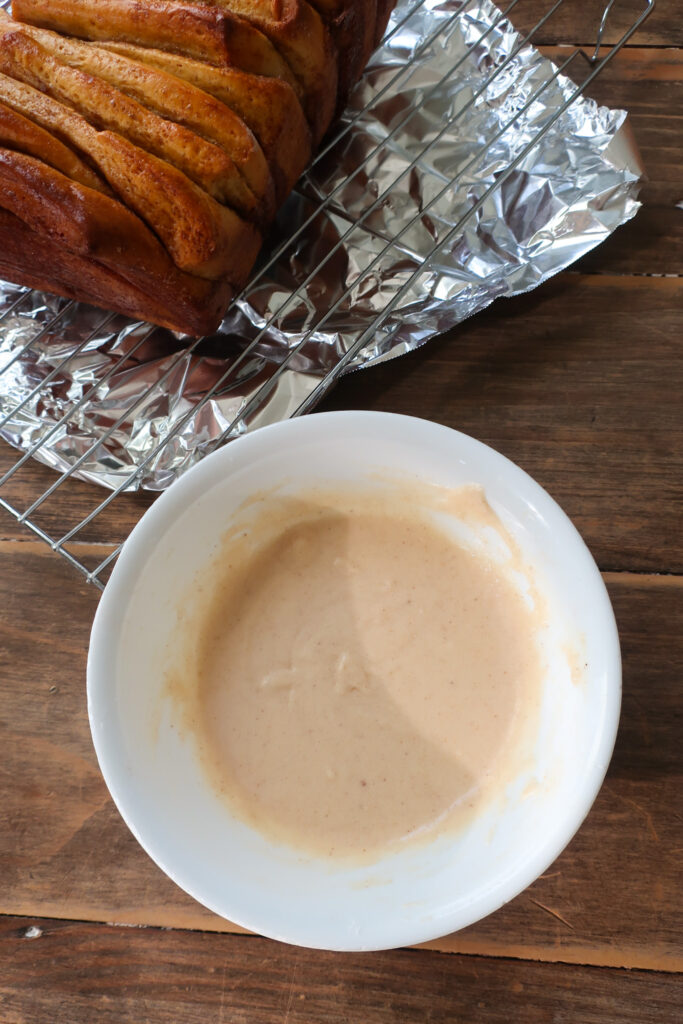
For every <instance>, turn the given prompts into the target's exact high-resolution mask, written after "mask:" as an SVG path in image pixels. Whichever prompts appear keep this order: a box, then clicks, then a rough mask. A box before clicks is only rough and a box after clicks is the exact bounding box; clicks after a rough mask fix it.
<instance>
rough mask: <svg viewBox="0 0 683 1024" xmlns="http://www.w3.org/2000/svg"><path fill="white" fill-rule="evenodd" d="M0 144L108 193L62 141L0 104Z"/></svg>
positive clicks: (103, 184)
mask: <svg viewBox="0 0 683 1024" xmlns="http://www.w3.org/2000/svg"><path fill="white" fill-rule="evenodd" d="M0 146H3V147H4V148H5V149H15V150H17V151H18V152H20V153H26V154H28V155H29V156H34V157H36V158H37V159H38V160H42V161H43V163H46V164H48V166H49V167H54V168H55V170H57V171H61V172H62V174H65V175H66V176H67V178H71V179H72V181H77V182H78V183H79V184H80V185H86V186H87V187H88V188H93V189H95V190H96V191H97V192H102V193H104V194H105V195H111V190H110V189H109V187H108V186H107V184H106V182H105V181H104V179H103V178H101V177H100V176H99V174H96V173H95V171H93V170H92V168H91V167H89V166H88V164H86V163H85V161H83V160H81V158H80V157H79V156H78V155H77V154H76V153H74V151H73V150H72V149H69V147H68V146H65V145H64V143H63V142H60V141H59V139H57V138H55V136H54V135H51V134H50V132H48V131H45V129H44V128H41V127H40V126H39V125H37V124H35V123H34V122H33V121H29V119H28V118H27V117H24V116H23V115H22V114H19V113H17V111H16V110H12V108H11V107H8V106H7V105H6V104H4V103H0Z"/></svg>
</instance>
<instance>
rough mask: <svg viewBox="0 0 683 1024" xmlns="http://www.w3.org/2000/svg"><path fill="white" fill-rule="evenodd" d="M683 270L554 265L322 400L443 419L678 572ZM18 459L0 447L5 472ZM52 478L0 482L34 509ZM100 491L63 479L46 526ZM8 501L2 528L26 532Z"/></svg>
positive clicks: (120, 504) (639, 559)
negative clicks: (572, 269) (616, 271)
mask: <svg viewBox="0 0 683 1024" xmlns="http://www.w3.org/2000/svg"><path fill="white" fill-rule="evenodd" d="M681 336H683V280H676V279H669V278H632V277H628V278H623V277H618V276H609V275H604V276H603V275H579V274H576V273H566V274H562V275H559V276H558V277H557V278H555V279H554V280H552V281H550V282H548V283H547V284H546V285H545V286H544V287H543V288H540V289H538V290H536V291H535V292H533V293H532V294H530V295H526V296H519V297H517V298H515V299H510V300H507V301H506V302H499V303H497V304H495V305H494V306H493V307H491V308H490V309H488V310H486V311H485V312H484V313H482V314H480V315H479V316H477V317H475V318H473V319H472V320H470V321H467V322H466V323H464V324H462V325H461V326H460V327H459V328H458V329H456V330H455V331H453V332H451V334H450V335H448V336H444V337H443V338H441V339H436V340H433V341H432V342H430V343H429V344H428V345H426V346H424V347H423V348H422V349H421V350H420V351H418V352H415V353H412V354H410V355H408V356H404V357H402V358H401V359H398V360H395V361H394V362H391V363H388V364H385V365H382V366H378V367H375V368H373V369H372V370H367V371H364V372H362V373H355V374H353V375H351V376H350V377H348V378H346V379H345V380H344V381H342V382H341V384H340V385H339V386H338V387H337V389H336V391H335V392H334V393H333V394H332V395H330V396H329V397H328V399H327V400H326V401H325V402H324V403H323V405H322V406H321V408H322V409H362V408H369V409H382V410H385V411H388V412H398V413H407V414H411V415H418V416H423V417H425V418H427V419H435V420H437V421H440V422H442V423H445V424H447V425H448V426H452V427H455V428H457V429H459V430H462V431H464V432H465V433H468V434H472V435H473V436H474V437H478V438H479V439H481V440H482V441H485V442H486V443H487V444H490V445H492V446H493V447H494V448H497V449H498V450H500V451H502V452H503V453H504V454H505V455H507V456H509V457H510V458H511V459H513V460H515V461H516V462H518V463H519V464H520V465H521V466H522V467H523V468H524V469H526V470H527V471H528V472H529V473H531V475H532V476H534V477H535V478H536V479H537V480H538V481H539V482H540V483H541V484H542V485H543V486H544V487H546V488H548V490H549V491H550V492H551V493H552V494H553V496H554V497H555V498H556V499H557V500H558V501H559V502H560V504H561V505H563V507H564V508H565V510H566V511H567V512H568V514H569V515H570V516H572V518H573V519H574V521H575V522H576V525H577V526H578V527H579V529H580V530H581V531H582V533H583V535H584V537H585V539H586V542H587V543H588V545H589V547H590V548H591V550H592V551H593V554H594V556H595V557H596V559H597V560H598V563H599V564H600V566H601V568H603V569H608V570H609V569H631V570H638V571H661V570H668V571H679V572H680V571H683V544H682V538H681V530H680V502H681V498H682V497H683V493H682V488H683V484H682V481H683V422H682V421H681V415H680V402H679V395H680V389H681V384H682V383H683V349H681V345H680V338H681ZM15 459H16V455H15V454H14V453H13V452H12V450H11V449H9V448H8V447H7V446H6V445H4V444H2V443H0V473H2V472H3V471H4V470H5V469H7V468H8V467H9V466H10V465H12V464H13V461H14V460H15ZM53 480H54V474H53V473H52V472H51V471H50V470H48V469H46V468H44V467H41V466H37V465H34V464H31V465H29V466H27V467H25V468H24V469H23V470H22V471H21V473H20V474H19V475H18V477H17V478H16V479H12V480H11V481H10V482H9V483H8V484H7V485H6V487H4V488H2V490H0V496H1V497H3V498H6V499H7V500H10V501H14V502H16V505H17V507H18V508H20V509H24V508H26V507H27V506H28V504H29V503H30V502H31V501H32V500H33V499H34V498H35V497H37V496H38V495H39V494H40V493H41V492H42V491H43V490H44V489H45V488H46V487H47V486H49V484H50V483H51V482H52V481H53ZM104 496H105V494H104V492H102V491H101V490H100V489H99V488H95V487H93V486H91V485H89V484H83V483H79V482H74V481H69V483H68V485H66V486H64V487H61V488H59V490H58V491H57V492H56V494H55V496H54V498H53V499H51V500H50V501H49V502H48V503H47V504H46V506H45V507H44V509H43V510H41V514H40V515H39V516H37V520H38V522H39V524H40V525H41V526H42V527H43V528H44V529H46V530H47V532H48V533H50V534H51V535H53V536H58V535H60V534H61V533H63V532H64V531H65V530H66V529H68V528H70V527H71V526H73V525H74V524H76V523H78V522H79V520H80V519H81V518H82V517H83V516H85V515H86V514H87V513H88V512H90V511H91V510H92V509H93V508H94V507H95V504H96V503H97V502H99V501H101V500H102V499H103V497H104ZM150 501H151V497H150V496H149V495H121V496H120V498H119V499H117V501H116V502H115V503H114V504H113V505H112V506H110V507H109V508H108V510H106V511H105V512H104V513H103V514H102V515H101V516H98V517H97V519H96V520H95V521H94V522H93V523H92V524H91V525H90V526H89V527H87V528H86V529H85V530H83V531H82V533H81V534H79V537H78V539H80V540H81V541H83V542H89V543H90V542H112V543H113V542H118V541H120V540H123V539H124V538H125V537H126V536H127V534H128V533H129V532H130V530H131V529H132V527H133V525H134V524H135V522H136V521H137V519H138V517H139V516H140V514H141V513H142V511H143V509H144V508H145V507H146V506H147V505H148V504H149V503H150ZM26 536H27V534H26V531H25V528H24V527H22V526H20V525H19V524H17V523H16V522H14V521H13V520H12V519H11V518H10V517H9V516H8V515H7V514H6V513H5V512H3V511H2V510H0V537H4V538H25V537H26Z"/></svg>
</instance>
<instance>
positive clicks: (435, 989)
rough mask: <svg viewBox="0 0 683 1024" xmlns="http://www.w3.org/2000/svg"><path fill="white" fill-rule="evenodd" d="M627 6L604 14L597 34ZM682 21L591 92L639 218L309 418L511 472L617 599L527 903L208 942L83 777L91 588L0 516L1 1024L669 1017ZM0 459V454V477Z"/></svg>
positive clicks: (677, 793) (34, 489) (674, 845)
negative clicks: (348, 423)
mask: <svg viewBox="0 0 683 1024" xmlns="http://www.w3.org/2000/svg"><path fill="white" fill-rule="evenodd" d="M540 7H541V2H540V0H538V2H537V0H533V2H532V0H529V2H527V3H525V2H524V0H523V2H522V3H520V5H519V7H518V11H519V12H520V17H519V18H517V17H516V21H518V22H519V23H520V24H523V23H525V19H527V18H528V23H529V24H531V23H532V21H533V17H534V14H535V13H536V14H537V13H538V11H539V9H540ZM572 7H574V5H573V4H567V5H565V8H566V10H565V8H562V9H560V11H559V12H558V14H557V15H556V16H555V19H554V20H553V22H552V23H549V26H548V28H547V30H546V31H545V32H544V36H543V40H544V42H545V43H547V44H548V49H547V52H548V53H550V54H551V55H556V54H557V52H558V48H557V47H556V46H555V45H554V44H556V43H557V42H558V41H560V40H566V39H574V40H576V41H578V42H587V41H588V40H589V39H590V38H592V36H593V34H594V33H593V30H592V28H591V30H590V31H589V30H588V25H589V22H590V12H591V11H592V10H593V7H592V5H591V4H586V12H587V13H586V23H585V26H584V28H585V38H579V36H578V35H577V34H576V32H577V31H578V30H573V29H572V24H575V21H574V23H572V22H570V21H568V20H567V18H568V17H569V14H568V13H567V12H569V11H570V10H571V8H572ZM628 7H629V4H627V3H625V4H623V5H622V4H619V3H617V4H616V5H615V10H614V14H613V24H612V22H611V27H610V31H609V33H608V36H609V38H610V39H612V38H615V37H616V34H617V31H618V30H620V26H621V29H623V26H624V24H625V21H624V19H625V17H626V15H625V14H623V13H622V12H623V8H628ZM630 9H631V10H632V9H633V8H632V6H631V8H630ZM521 12H523V15H524V16H523V17H522V16H521ZM680 13H681V12H680V8H679V5H678V0H659V2H658V5H657V9H656V12H655V14H653V16H652V18H651V19H650V21H649V22H648V23H647V24H646V26H645V27H644V28H643V30H642V31H641V33H640V34H639V36H638V37H637V40H634V42H636V43H637V44H638V45H635V46H633V47H630V48H629V49H628V50H627V51H626V52H624V53H622V54H621V55H620V56H619V57H618V58H617V61H616V62H615V63H614V64H613V65H612V67H610V68H609V69H608V70H607V71H606V72H605V74H604V75H603V77H602V78H601V79H600V80H599V81H598V82H596V83H595V85H594V87H593V89H592V93H593V95H594V96H595V97H596V98H597V99H598V100H600V101H601V102H606V103H609V104H611V105H613V106H615V105H618V106H623V107H625V108H627V109H628V110H629V111H630V112H631V122H632V126H633V130H634V132H635V135H636V138H637V140H638V143H639V145H640V148H641V152H642V155H643V160H644V163H645V166H646V168H647V172H648V176H649V181H648V182H647V184H646V185H645V186H644V188H643V192H642V198H643V200H644V208H643V209H642V210H641V212H640V213H639V214H638V216H637V217H636V218H635V219H634V220H633V221H632V222H631V223H630V224H628V225H626V226H625V227H624V228H622V229H621V230H619V231H618V232H617V233H615V235H614V236H613V237H612V238H611V239H610V240H609V241H608V242H607V243H605V244H604V245H602V246H600V247H599V248H597V249H596V250H595V251H594V252H593V253H591V254H589V255H588V256H587V257H586V258H584V260H582V261H581V263H580V264H577V265H576V266H575V267H574V268H572V270H571V271H568V272H566V273H564V274H561V275H559V276H558V277H557V278H555V279H554V280H553V281H551V282H550V283H548V284H547V285H545V286H544V287H542V288H540V289H538V290H537V291H536V292H534V293H533V294H531V295H529V296H522V297H519V298H516V299H513V300H509V301H507V302H503V303H498V304H497V305H496V306H494V307H492V308H491V309H490V310H488V311H486V312H485V313H484V314H482V315H481V316H478V317H477V318H475V319H474V320H472V321H470V322H469V323H466V324H463V325H462V326H461V327H460V328H459V329H458V330H457V331H455V332H453V333H452V334H451V335H450V336H449V337H447V338H444V339H440V340H437V341H434V342H432V343H430V344H429V345H427V346H426V347H425V348H423V349H422V350H421V351H420V352H417V353H414V354H413V355H411V356H408V357H405V358H403V359H401V360H398V361H396V362H394V363H391V364H388V365H385V366H382V367H378V368H377V369H375V370H372V371H367V372H364V373H358V374H355V375H353V376H352V377H350V378H348V379H347V380H345V381H344V382H342V384H340V385H339V387H338V388H337V390H336V391H335V392H334V394H333V395H331V396H330V397H329V398H328V399H327V401H326V403H325V406H324V407H325V408H328V409H332V408H375V409H384V410H389V411H394V412H403V413H411V414H415V415H420V416H425V417H428V418H431V419H435V420H438V421H440V422H443V423H446V424H449V425H451V426H454V427H457V428H458V429H460V430H463V431H465V432H466V433H470V434H472V435H474V436H476V437H478V438H480V439H481V440H483V441H485V442H487V443H489V444H491V445H493V446H494V447H495V448H497V449H498V450H500V451H502V452H503V453H504V454H506V455H508V456H509V457H511V458H512V459H514V460H515V461H517V462H518V463H519V464H520V465H522V466H523V467H524V468H525V469H526V470H527V471H529V472H530V473H531V474H532V475H533V476H535V477H536V479H538V480H539V482H540V483H541V484H543V486H545V487H546V488H547V489H548V490H549V491H550V493H551V494H553V496H554V497H555V498H557V500H558V501H560V503H561V504H562V505H563V507H564V508H565V509H566V511H567V512H568V513H569V514H570V515H571V516H572V518H573V519H574V521H575V522H576V524H577V526H578V527H579V529H580V530H581V531H582V533H583V535H584V537H585V539H586V541H587V543H588V545H589V547H590V548H591V550H592V552H593V554H594V556H595V557H596V560H597V561H598V564H599V566H600V568H601V569H602V571H603V573H604V574H605V579H606V581H607V584H608V588H609V591H610V595H611V597H612V601H613V603H614V607H615V612H616V615H617V619H618V623H619V628H620V635H621V642H622V654H623V660H624V699H623V711H622V720H621V726H620V732H619V737H618V740H617V746H616V750H615V754H614V758H613V760H612V764H611V766H610V769H609V772H608V776H607V780H606V782H605V785H604V786H603V788H602V790H601V792H600V795H599V797H598V799H597V801H596V803H595V806H594V807H593V809H592V811H591V813H590V815H589V817H588V819H587V820H586V822H585V824H584V825H583V827H582V828H581V830H580V831H579V833H578V834H577V836H576V837H575V838H574V840H573V841H572V842H571V844H570V845H569V847H568V848H567V850H565V852H564V853H563V854H562V855H561V857H560V858H559V859H558V861H557V862H556V863H555V864H554V865H553V866H552V867H551V868H550V869H549V870H548V871H547V872H546V874H545V875H544V876H543V877H542V878H541V879H539V880H538V881H537V882H536V883H535V884H534V885H533V886H531V887H530V888H529V889H528V890H527V891H526V892H525V893H523V894H521V895H520V896H519V897H518V898H517V899H515V900H513V901H512V902H511V903H510V904H508V906H506V907H504V908H503V909H502V910H500V911H499V912H498V913H496V914H494V915H492V916H491V917H490V918H487V919H486V920H484V921H481V922H479V923H478V924H477V925H474V926H473V927H471V928H469V929H466V930H465V931H463V932H460V933H458V934H456V935H453V936H448V937H446V938H444V939H442V940H439V941H438V942H436V943H432V944H431V945H432V946H433V947H434V948H433V949H430V950H427V949H419V950H410V951H395V952H391V953H385V954H369V955H365V956H348V955H336V954H323V953H316V952H311V951H306V950H300V949H293V948H288V947H285V946H282V945H279V944H276V943H273V942H270V941H268V940H265V939H262V938H258V937H254V936H247V935H244V934H228V933H229V932H234V931H237V929H234V928H233V926H232V925H230V924H229V923H228V922H225V921H222V920H220V919H218V918H216V917H215V916H213V915H211V914H210V913H209V912H208V911H206V910H204V909H203V908H202V907H200V906H199V905H197V904H196V903H194V902H193V901H192V900H191V899H190V898H189V897H187V896H185V894H183V893H182V892H181V891H180V890H179V889H177V888H176V887H175V886H174V885H173V884H172V883H171V882H169V881H168V879H166V877H165V876H164V875H163V874H162V873H161V872H160V871H159V870H158V869H157V868H156V867H155V866H154V865H153V864H152V862H151V861H150V860H149V859H148V858H147V857H146V855H145V854H144V853H143V852H142V850H141V849H140V848H139V847H138V845H137V844H136V842H135V840H134V839H133V838H132V836H131V835H130V834H129V833H128V831H127V829H126V827H125V826H124V825H123V823H122V822H121V820H120V818H119V817H118V814H117V812H116V811H115V809H114V807H113V805H112V803H111V801H110V799H109V797H108V794H107V791H106V789H105V787H104V784H103V782H102V780H101V777H100V775H99V771H98V769H97V765H96V761H95V757H94V753H93V751H92V746H91V742H90V737H89V733H88V727H87V714H86V707H85V658H86V650H87V643H88V634H89V629H90V624H91V621H92V616H93V613H94V610H95V608H96V605H97V600H98V594H97V592H96V591H95V590H94V589H93V588H91V587H88V586H87V585H86V584H85V583H84V582H82V580H81V578H80V577H79V576H78V575H77V574H76V573H75V571H74V570H72V569H71V568H70V567H69V566H68V565H67V564H66V563H64V562H63V560H61V559H59V558H57V557H56V556H55V555H53V554H52V553H51V552H50V551H49V549H48V548H47V547H46V546H45V545H44V544H42V543H41V542H39V541H36V540H35V539H33V538H31V536H30V535H29V534H28V533H27V532H26V530H25V529H24V528H23V527H21V526H20V525H18V524H17V523H16V522H15V521H14V520H13V519H12V518H11V517H9V516H6V515H4V514H3V513H1V512H0V729H1V730H2V731H1V733H0V736H1V744H2V745H1V747H0V751H1V753H0V1024H15V1022H17V1024H18V1022H22V1024H23V1022H28V1021H30V1022H32V1024H33V1022H40V1024H42V1022H45V1024H48V1022H50V1024H52V1022H61V1021H65V1022H69V1024H80V1022H88V1024H90V1022H92V1021H94V1020H98V1021H100V1020H101V1021H112V1022H128V1021H131V1022H133V1021H135V1022H142V1021H150V1022H154V1024H156V1022H176V1021H181V1020H182V1021H184V1022H192V1021H195V1020H196V1021H200V1020H201V1021H202V1022H204V1021H214V1020H218V1021H226V1022H227V1021H235V1022H240V1021H249V1022H250V1024H252V1022H254V1024H259V1022H261V1021H288V1022H294V1021H301V1022H304V1021H305V1022H307V1024H317V1022H320V1024H327V1022H337V1021H339V1022H341V1021H351V1022H354V1024H355V1022H362V1024H375V1022H385V1021H401V1022H409V1021H410V1022H412V1021H422V1020H431V1021H444V1022H445V1021H462V1022H463V1024H478V1022H480V1021H481V1022H498V1021H501V1022H503V1021H504V1022H506V1024H507V1022H509V1021H513V1020H514V1021H517V1020H519V1021H524V1022H525V1024H526V1022H529V1024H535V1022H536V1021H538V1022H558V1024H559V1022H577V1024H592V1022H596V1024H597V1022H599V1024H607V1022H610V1024H621V1022H629V1024H630V1022H634V1024H650V1022H658V1024H659V1022H664V1024H669V1022H671V1024H673V1022H674V1021H678V1020H679V1019H680V1006H681V1004H682V1003H683V986H682V985H681V980H680V972H681V970H682V969H683V944H682V943H681V910H682V909H683V908H682V907H681V882H680V879H681V874H682V872H681V861H682V858H683V802H682V800H681V789H682V783H683V757H682V751H683V732H682V730H681V703H680V666H681V663H682V662H683V614H682V612H683V529H682V523H681V508H682V499H683V485H682V481H683V455H682V454H681V453H682V452H683V416H682V415H681V406H682V404H683V403H682V401H681V387H682V385H683V354H682V349H683V230H682V228H681V225H682V224H683V171H682V170H681V168H682V167H683V56H682V51H681V50H680V49H676V47H683V28H682V24H683V23H682V21H681V18H680ZM573 17H574V19H575V10H574V14H573ZM562 19H564V21H563V20H562ZM620 19H621V21H620ZM553 26H555V27H554V28H553ZM582 33H583V28H582V30H581V33H579V35H581V34H582ZM15 459H16V455H15V454H14V453H13V452H12V451H11V450H10V449H9V448H7V447H6V446H3V445H0V475H1V474H2V473H3V472H4V471H5V470H6V469H8V468H9V467H10V466H11V465H12V464H13V463H14V461H15ZM54 479H55V477H54V474H53V473H52V472H51V471H50V470H48V469H46V468H44V467H40V466H38V465H36V464H33V463H31V464H30V465H28V466H27V467H26V468H25V469H24V470H22V471H21V472H20V473H19V474H17V476H16V477H15V478H14V479H13V480H12V481H11V483H10V484H9V485H8V486H7V487H6V488H3V489H2V491H1V492H0V496H2V497H3V498H5V499H6V500H10V501H12V502H13V503H15V504H16V506H17V507H18V508H19V509H23V508H26V507H27V506H28V505H29V504H30V503H31V501H32V500H33V499H34V498H35V497H36V496H37V495H38V494H40V493H41V492H42V491H43V490H44V489H45V487H46V486H48V485H49V484H50V483H52V481H53V480H54ZM102 496H103V495H102V493H101V492H99V491H98V490H96V489H94V488H92V487H90V486H88V485H86V484H78V483H70V484H69V486H68V487H64V488H59V490H58V491H57V492H56V494H55V497H54V499H53V500H52V501H51V502H49V503H48V504H47V505H46V507H45V509H44V510H43V514H42V517H41V519H40V522H41V525H42V526H43V527H44V528H45V529H47V530H48V532H51V533H54V534H55V535H57V534H59V533H63V532H64V531H65V530H66V529H68V528H69V527H71V526H72V525H75V524H76V523H77V522H79V521H80V519H82V518H83V516H84V515H85V514H87V512H89V511H90V510H91V509H92V508H93V507H95V505H96V504H97V502H98V501H100V500H101V498H102ZM150 500H151V498H150V497H148V496H138V497H135V496H123V497H122V498H121V499H120V500H118V501H117V502H115V503H114V504H113V505H112V506H111V507H110V508H109V509H107V510H106V512H104V513H103V514H102V515H101V516H98V517H97V519H96V520H95V521H94V522H93V524H92V525H91V526H90V527H89V528H88V529H87V530H85V531H83V532H82V533H81V534H79V537H78V548H77V551H78V554H79V557H81V558H82V559H84V560H86V561H88V562H89V563H92V564H94V563H95V562H97V561H99V560H101V558H103V557H105V556H106V554H107V553H108V552H109V551H110V550H112V544H113V543H114V542H116V541H118V540H121V539H123V538H124V537H125V536H126V534H127V533H128V532H129V530H130V529H131V527H132V526H133V524H134V523H135V521H136V520H137V518H138V517H139V515H140V514H141V512H142V511H143V510H144V508H145V507H147V505H148V504H149V502H150ZM122 925H141V926H145V927H140V928H130V927H121V926H122ZM436 950H440V952H437V951H436ZM624 968H629V969H628V970H625V969H624Z"/></svg>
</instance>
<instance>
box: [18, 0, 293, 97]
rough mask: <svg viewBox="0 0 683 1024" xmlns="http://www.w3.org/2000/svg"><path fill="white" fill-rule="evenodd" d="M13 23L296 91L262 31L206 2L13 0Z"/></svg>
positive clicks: (177, 0)
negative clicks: (154, 50)
mask: <svg viewBox="0 0 683 1024" xmlns="http://www.w3.org/2000/svg"><path fill="white" fill-rule="evenodd" d="M12 15H13V16H14V18H15V19H16V20H17V21H23V22H27V23H28V24H30V25H37V26H39V27H41V28H49V29H55V30H56V31H57V32H63V33H64V34H65V35H71V36H76V37H77V38H78V39H91V40H94V41H98V40H109V41H113V42H116V41H124V42H129V43H137V44H139V45H141V46H155V47H160V48H162V49H164V50H169V51H170V52H172V53H180V54H184V55H185V56H188V57H195V58H197V59H198V60H205V61H208V62H209V63H210V64H216V65H220V66H225V65H234V66H236V67H239V68H242V69H243V70H244V71H251V72H252V73H253V74H257V75H267V76H270V77H274V78H282V79H283V80H284V81H286V82H289V84H290V85H292V86H293V87H295V88H296V89H297V90H299V91H300V87H299V84H298V82H297V80H296V78H295V77H294V75H293V74H292V72H291V70H290V68H289V65H288V64H287V62H286V61H285V60H284V58H283V57H282V56H281V55H280V54H279V53H278V51H277V50H276V49H275V47H274V46H273V44H272V43H271V42H270V40H268V39H266V37H265V36H264V35H263V33H261V32H259V31H258V30H257V29H255V28H254V27H253V25H250V24H249V23H248V22H246V21H244V20H243V19H241V18H235V17H234V16H232V15H231V14H228V13H226V12H225V11H221V10H219V9H218V8H217V7H212V6H197V5H195V4H193V3H190V2H182V0H13V2H12Z"/></svg>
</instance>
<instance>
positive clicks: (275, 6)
mask: <svg viewBox="0 0 683 1024" xmlns="http://www.w3.org/2000/svg"><path fill="white" fill-rule="evenodd" d="M212 2H213V3H215V4H216V5H217V6H218V7H220V9H221V10H224V11H226V12H229V13H230V14H233V15H236V16H237V17H240V18H243V19H244V20H245V21H248V22H249V23H250V24H252V25H254V27H255V28H257V29H259V31H261V32H262V33H263V34H264V35H265V36H267V38H268V39H270V41H271V42H272V43H273V45H274V46H275V47H276V48H277V49H278V51H279V52H280V53H281V54H282V56H283V57H284V58H285V60H286V61H287V63H288V64H289V66H290V68H291V69H292V72H293V73H294V76H295V77H296V79H297V81H298V82H299V83H300V85H301V88H302V91H303V98H302V103H303V107H304V110H305V112H306V116H307V117H308V121H309V124H310V125H311V130H312V132H313V138H314V140H315V141H319V140H320V139H321V138H322V137H323V135H324V134H325V132H326V131H327V129H328V127H329V125H330V122H331V120H332V117H333V115H334V110H335V106H336V97H337V52H336V48H335V46H334V44H333V42H332V38H331V36H330V33H329V31H328V29H327V27H326V26H325V24H324V22H323V20H322V18H321V17H320V15H319V14H318V12H317V11H316V10H315V9H314V8H313V7H311V6H310V4H308V3H307V2H306V0H212ZM195 3H196V4H197V6H201V7H204V6H205V3H204V0H195Z"/></svg>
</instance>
